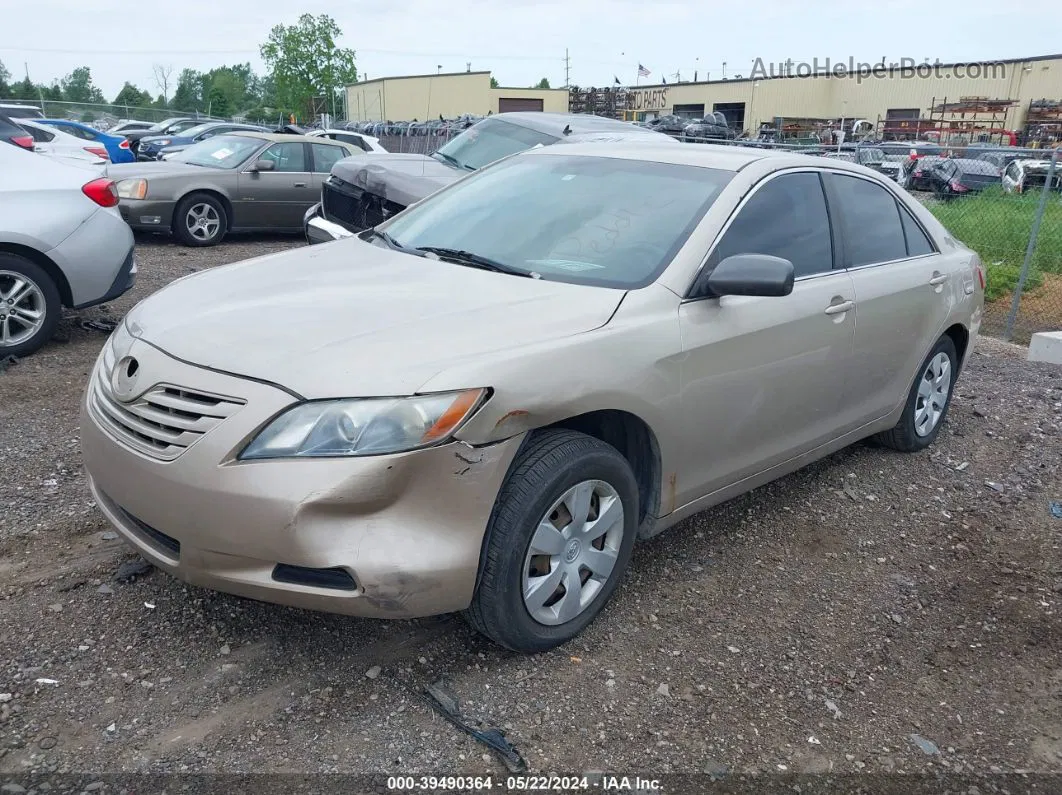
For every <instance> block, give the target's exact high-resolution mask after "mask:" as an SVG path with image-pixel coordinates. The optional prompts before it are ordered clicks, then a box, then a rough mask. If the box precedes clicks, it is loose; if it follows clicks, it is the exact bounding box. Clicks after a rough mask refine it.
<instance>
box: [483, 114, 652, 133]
mask: <svg viewBox="0 0 1062 795" xmlns="http://www.w3.org/2000/svg"><path fill="white" fill-rule="evenodd" d="M490 119H500V120H501V121H507V122H510V123H511V124H518V125H520V126H521V127H527V128H529V129H532V130H537V131H539V132H544V133H550V134H552V135H557V136H559V135H560V134H561V133H562V132H563V131H564V128H565V127H570V128H571V131H572V132H573V133H582V132H601V131H604V130H617V129H625V130H629V129H631V128H632V127H634V125H633V124H631V123H630V122H627V121H619V120H618V119H609V118H606V117H604V116H593V115H591V114H589V113H545V112H542V111H530V110H529V111H520V110H517V111H512V112H511V113H495V114H494V115H493V116H488V117H487V118H486V119H481V120H480V122H483V121H488V120H490Z"/></svg>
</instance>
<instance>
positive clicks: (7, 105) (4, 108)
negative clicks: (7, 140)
mask: <svg viewBox="0 0 1062 795" xmlns="http://www.w3.org/2000/svg"><path fill="white" fill-rule="evenodd" d="M0 113H3V114H4V115H5V116H10V117H11V118H12V119H43V118H44V112H43V111H42V110H41V109H40V108H38V107H37V106H36V105H22V104H19V103H17V102H0Z"/></svg>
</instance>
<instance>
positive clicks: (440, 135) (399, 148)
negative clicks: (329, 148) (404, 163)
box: [341, 116, 482, 155]
mask: <svg viewBox="0 0 1062 795" xmlns="http://www.w3.org/2000/svg"><path fill="white" fill-rule="evenodd" d="M480 118H482V117H480V116H462V117H461V118H459V119H453V120H448V121H443V120H437V121H430V122H346V123H341V126H342V127H343V128H344V129H347V130H351V131H353V132H359V133H362V134H363V135H371V136H373V137H374V138H379V139H380V145H381V146H382V147H383V148H384V149H386V150H387V151H388V152H399V153H402V154H415V155H430V154H431V153H432V152H434V151H436V150H437V149H439V148H441V147H442V146H445V145H446V144H447V143H448V142H449V141H450V140H451V139H453V138H454V137H455V136H457V135H459V134H460V133H461V132H463V131H464V130H467V129H468V128H469V127H471V126H472V125H473V124H475V123H476V122H477V121H479V120H480Z"/></svg>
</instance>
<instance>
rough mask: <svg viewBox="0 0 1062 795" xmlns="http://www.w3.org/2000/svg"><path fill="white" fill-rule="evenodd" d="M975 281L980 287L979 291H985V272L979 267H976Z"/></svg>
mask: <svg viewBox="0 0 1062 795" xmlns="http://www.w3.org/2000/svg"><path fill="white" fill-rule="evenodd" d="M977 281H978V283H979V284H980V285H981V290H984V289H985V270H984V268H982V267H981V266H980V265H978V266H977Z"/></svg>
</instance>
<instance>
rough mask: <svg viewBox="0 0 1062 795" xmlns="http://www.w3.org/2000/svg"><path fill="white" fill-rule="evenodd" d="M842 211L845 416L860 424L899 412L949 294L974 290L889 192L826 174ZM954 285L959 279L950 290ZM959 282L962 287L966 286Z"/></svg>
mask: <svg viewBox="0 0 1062 795" xmlns="http://www.w3.org/2000/svg"><path fill="white" fill-rule="evenodd" d="M827 185H828V187H829V190H830V196H831V197H835V198H836V202H835V203H836V204H837V205H838V206H839V207H840V213H839V215H840V218H839V220H840V222H841V226H842V228H843V229H844V233H845V254H846V256H845V262H844V264H845V265H847V266H848V268H849V273H850V274H851V276H852V284H853V286H854V288H855V302H856V309H855V324H856V337H855V361H856V362H858V363H859V373H860V376H859V378H858V379H853V381H852V384H851V385H850V397H849V401H848V404H847V405H846V413H852V419H854V420H855V421H857V422H859V423H860V424H862V423H866V422H872V421H874V420H876V419H879V418H881V417H883V416H885V415H886V414H888V413H889V412H890V411H892V410H893V409H895V408H896V406H897V405H899V403H900V401H901V400H903V399H904V397H905V396H906V395H907V392H908V390H909V389H910V388H911V384H912V383H913V381H914V377H915V371H916V370H917V369H918V367H919V365H920V364H921V363H922V359H923V358H924V357H925V355H926V353H928V352H929V349H930V348H931V347H932V346H933V344H934V343H935V342H936V340H937V337H939V336H940V334H941V333H942V332H943V325H944V322H945V320H946V318H947V317H948V314H949V312H950V309H951V302H952V301H953V300H954V298H953V295H954V293H953V289H954V288H958V290H959V291H962V290H963V289H965V287H967V286H969V287H972V286H973V282H972V278H973V276H972V274H971V273H970V272H969V269H968V268H967V269H966V274H965V276H964V275H963V273H962V269H961V267H959V265H958V263H952V264H950V265H949V264H948V258H947V257H945V256H943V255H941V254H939V253H938V252H937V251H936V249H935V248H934V246H933V244H932V242H930V239H929V237H928V236H927V235H926V233H925V232H924V231H923V230H922V227H921V226H920V225H919V223H918V222H917V221H916V220H915V218H914V216H913V215H912V214H911V213H910V212H909V211H908V210H907V209H906V208H905V207H903V206H902V203H900V202H897V200H896V197H895V196H894V195H893V193H892V191H890V190H889V189H888V188H886V187H885V186H884V185H879V184H878V183H877V182H876V181H873V180H870V179H864V178H862V177H858V176H855V175H848V174H843V175H842V174H839V173H833V174H829V175H827ZM955 280H958V282H957V283H956V281H955ZM964 280H965V283H964Z"/></svg>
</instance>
